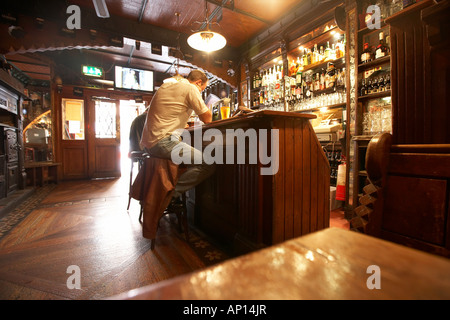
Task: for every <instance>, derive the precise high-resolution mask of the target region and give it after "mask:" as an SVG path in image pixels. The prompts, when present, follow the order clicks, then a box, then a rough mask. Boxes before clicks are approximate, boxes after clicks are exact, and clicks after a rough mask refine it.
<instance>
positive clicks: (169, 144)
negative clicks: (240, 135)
mask: <svg viewBox="0 0 450 320" xmlns="http://www.w3.org/2000/svg"><path fill="white" fill-rule="evenodd" d="M172 150H173V152H174V153H175V152H176V154H177V155H182V159H183V165H184V166H185V167H186V168H187V170H186V171H185V172H184V173H183V174H182V175H181V176H180V178H179V179H178V183H177V185H176V186H175V193H174V195H173V197H179V196H180V195H181V194H182V193H184V192H186V191H188V190H190V189H192V188H193V187H195V186H196V185H198V184H199V183H201V182H202V181H203V180H205V179H206V178H208V177H209V176H211V175H212V174H213V173H214V171H215V164H211V165H209V164H206V163H205V162H204V161H203V156H202V152H201V151H200V150H198V149H195V148H194V147H192V146H190V145H188V144H187V143H185V142H182V141H179V140H177V139H172V137H171V136H169V137H166V138H163V139H161V140H159V141H158V143H157V144H156V145H154V146H153V147H152V148H150V149H147V152H148V153H149V154H150V156H151V157H156V158H163V159H170V160H172ZM183 151H184V152H183ZM186 151H188V152H186ZM194 158H195V159H202V163H201V164H195V162H194Z"/></svg>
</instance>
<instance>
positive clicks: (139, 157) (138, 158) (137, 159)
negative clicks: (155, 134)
mask: <svg viewBox="0 0 450 320" xmlns="http://www.w3.org/2000/svg"><path fill="white" fill-rule="evenodd" d="M147 156H148V154H147V153H145V152H144V151H132V152H131V153H130V160H131V168H130V185H129V190H128V205H127V210H129V209H130V202H131V198H132V197H131V187H132V185H133V168H134V165H135V164H136V163H137V165H138V172H139V170H141V168H142V165H143V163H144V159H145V158H146V157H147ZM140 220H141V216H140V217H139V221H140Z"/></svg>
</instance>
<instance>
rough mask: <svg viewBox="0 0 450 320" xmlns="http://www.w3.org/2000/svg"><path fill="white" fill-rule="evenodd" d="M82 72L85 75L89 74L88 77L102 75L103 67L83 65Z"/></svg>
mask: <svg viewBox="0 0 450 320" xmlns="http://www.w3.org/2000/svg"><path fill="white" fill-rule="evenodd" d="M82 72H83V74H84V75H85V76H89V77H102V76H103V69H102V68H97V67H93V66H83V68H82Z"/></svg>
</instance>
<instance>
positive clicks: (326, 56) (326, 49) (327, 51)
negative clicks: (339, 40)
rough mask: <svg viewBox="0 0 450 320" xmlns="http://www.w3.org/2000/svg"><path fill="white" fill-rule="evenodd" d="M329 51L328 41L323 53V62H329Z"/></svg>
mask: <svg viewBox="0 0 450 320" xmlns="http://www.w3.org/2000/svg"><path fill="white" fill-rule="evenodd" d="M330 51H331V49H330V41H327V47H326V48H325V53H324V58H325V59H324V60H325V61H328V60H330Z"/></svg>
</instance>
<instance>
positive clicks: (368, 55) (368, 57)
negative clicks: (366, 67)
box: [361, 42, 372, 63]
mask: <svg viewBox="0 0 450 320" xmlns="http://www.w3.org/2000/svg"><path fill="white" fill-rule="evenodd" d="M370 61H372V51H370V47H369V44H368V43H367V42H366V43H364V49H363V52H362V54H361V63H367V62H370Z"/></svg>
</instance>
